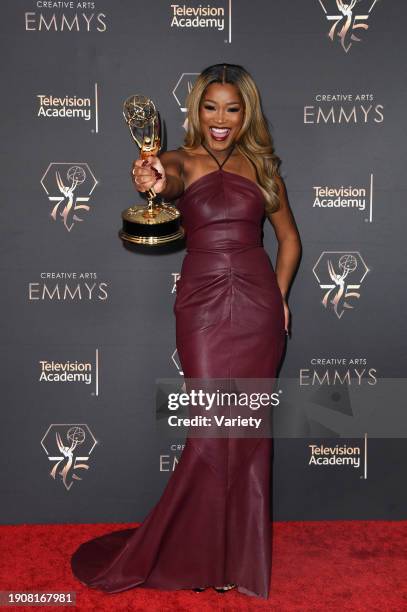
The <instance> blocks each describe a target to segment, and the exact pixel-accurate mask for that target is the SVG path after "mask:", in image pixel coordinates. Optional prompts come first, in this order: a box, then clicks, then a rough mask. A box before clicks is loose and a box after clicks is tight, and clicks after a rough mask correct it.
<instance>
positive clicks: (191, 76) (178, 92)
mask: <svg viewBox="0 0 407 612" xmlns="http://www.w3.org/2000/svg"><path fill="white" fill-rule="evenodd" d="M198 74H199V72H183V73H182V74H181V76H180V78H179V79H178V81H177V84H176V85H175V87H174V89H173V90H172V95H173V96H174V98H175V100H176V101H177V104H178V107H179V109H180V111H181V112H182V113H186V112H187V107H186V99H187V97H188V94H189V92H190V91H191V89H192V86H193V84H194V81H195V77H197V76H198ZM182 127H183V128H184V130H185V131H186V130H187V128H188V117H186V118H185V120H184V123H183V124H182Z"/></svg>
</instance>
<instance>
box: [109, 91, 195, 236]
mask: <svg viewBox="0 0 407 612" xmlns="http://www.w3.org/2000/svg"><path fill="white" fill-rule="evenodd" d="M123 116H124V119H125V121H126V123H127V125H128V126H129V130H130V134H131V136H132V138H133V140H134V142H135V143H136V144H137V146H138V147H139V149H140V158H141V159H143V160H144V159H147V158H148V157H149V156H150V155H157V154H158V152H159V151H160V149H161V138H160V131H161V130H160V127H161V125H160V119H159V114H158V111H157V110H156V107H155V105H154V102H153V101H152V100H150V99H149V98H146V97H145V96H141V95H134V96H130V97H129V98H127V100H126V101H125V102H124V105H123ZM157 175H158V173H157ZM158 178H159V176H158ZM146 196H147V206H145V205H144V204H136V205H134V206H131V207H130V208H126V210H124V211H123V212H122V224H123V225H122V229H121V230H120V232H119V236H120V238H121V239H122V240H123V241H124V242H128V243H133V244H144V245H150V246H156V245H160V244H167V243H170V242H173V241H175V240H178V239H180V238H183V236H184V230H183V228H182V226H181V223H180V222H181V214H180V212H179V211H178V210H177V209H176V208H175V207H174V206H170V205H169V204H166V203H164V202H161V203H160V204H156V203H155V202H154V200H155V198H156V197H157V194H156V193H155V191H154V189H153V188H151V189H149V190H148V191H147V192H146Z"/></svg>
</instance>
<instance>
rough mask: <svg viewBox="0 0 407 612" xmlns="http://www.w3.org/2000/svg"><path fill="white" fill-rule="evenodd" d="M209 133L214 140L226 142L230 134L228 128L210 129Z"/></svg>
mask: <svg viewBox="0 0 407 612" xmlns="http://www.w3.org/2000/svg"><path fill="white" fill-rule="evenodd" d="M209 131H210V133H211V136H212V138H213V139H214V140H220V141H221V140H226V138H227V137H228V136H229V134H230V128H217V127H210V128H209Z"/></svg>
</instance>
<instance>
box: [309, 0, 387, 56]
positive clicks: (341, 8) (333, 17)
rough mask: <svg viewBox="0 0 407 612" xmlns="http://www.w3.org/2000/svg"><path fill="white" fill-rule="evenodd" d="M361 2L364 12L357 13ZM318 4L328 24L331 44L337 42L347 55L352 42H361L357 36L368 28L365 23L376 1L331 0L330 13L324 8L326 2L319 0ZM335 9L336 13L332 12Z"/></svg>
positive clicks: (325, 0)
mask: <svg viewBox="0 0 407 612" xmlns="http://www.w3.org/2000/svg"><path fill="white" fill-rule="evenodd" d="M361 2H363V7H364V12H363V13H362V12H359V8H360V7H359V5H360V4H361ZM319 3H320V5H321V7H322V9H323V11H324V13H325V16H326V18H327V20H328V22H330V24H332V25H330V28H329V32H328V37H329V38H330V40H331V41H332V42H335V41H338V42H340V45H341V47H342V49H343V50H344V51H345V53H348V51H349V50H350V48H351V47H352V45H353V43H354V42H361V41H362V39H361V38H359V35H360V34H361V33H362V32H363V31H366V30H367V29H368V28H369V25H368V24H367V23H366V22H367V20H368V19H369V16H370V14H371V12H372V10H373V7H374V6H375V4H376V3H377V0H346V2H344V0H335V4H334V1H333V0H331V1H330V2H329V5H330V11H332V12H331V13H329V12H328V9H327V8H326V7H327V5H328V2H327V0H319ZM335 8H336V11H337V12H336V13H334V12H333V11H334V10H335Z"/></svg>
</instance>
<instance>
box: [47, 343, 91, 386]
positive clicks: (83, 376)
mask: <svg viewBox="0 0 407 612" xmlns="http://www.w3.org/2000/svg"><path fill="white" fill-rule="evenodd" d="M99 357H100V356H99V349H96V350H95V357H94V359H88V360H86V361H85V360H84V359H81V360H78V359H68V360H67V359H65V361H61V360H58V361H57V360H55V359H39V360H38V365H39V376H38V381H39V382H41V383H51V384H53V383H62V384H65V383H67V384H68V385H69V384H72V383H74V384H75V383H76V384H85V385H88V387H90V386H92V387H93V388H94V390H93V391H92V395H94V396H96V397H97V396H98V395H99Z"/></svg>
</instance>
